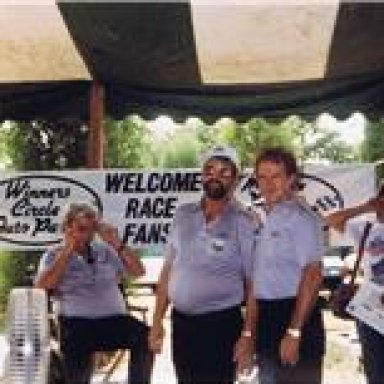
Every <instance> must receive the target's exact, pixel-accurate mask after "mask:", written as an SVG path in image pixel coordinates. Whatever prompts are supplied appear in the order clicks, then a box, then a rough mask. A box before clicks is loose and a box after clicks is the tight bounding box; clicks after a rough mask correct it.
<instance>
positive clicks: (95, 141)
mask: <svg viewBox="0 0 384 384" xmlns="http://www.w3.org/2000/svg"><path fill="white" fill-rule="evenodd" d="M90 93H91V94H90V105H89V108H90V113H89V133H88V168H103V165H104V142H105V138H104V102H105V97H104V87H103V85H102V84H100V83H99V82H97V81H93V82H92V85H91V90H90Z"/></svg>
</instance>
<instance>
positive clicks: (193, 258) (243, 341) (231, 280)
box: [149, 147, 258, 384]
mask: <svg viewBox="0 0 384 384" xmlns="http://www.w3.org/2000/svg"><path fill="white" fill-rule="evenodd" d="M238 176H239V166H238V159H237V155H236V151H235V150H234V149H233V148H227V147H217V148H214V149H212V150H211V151H209V152H208V153H207V154H206V156H205V157H204V161H203V168H202V185H203V190H204V195H203V197H202V199H201V200H200V201H198V202H195V203H190V204H185V205H183V206H181V207H180V208H179V209H178V210H177V212H176V214H175V217H174V221H173V229H172V233H171V236H170V238H169V241H168V244H167V250H166V255H165V263H164V266H163V269H162V272H161V275H160V279H159V282H158V289H157V298H156V308H155V312H154V316H153V326H152V329H151V331H150V335H149V344H150V347H151V349H152V350H153V351H154V352H156V353H159V352H160V351H161V347H162V342H163V338H164V329H163V325H162V321H163V318H164V315H165V312H166V309H167V307H168V304H169V303H171V304H172V307H173V308H172V317H171V319H172V359H173V363H174V366H175V370H176V376H177V378H178V382H179V383H182V384H187V383H195V384H196V383H215V384H218V383H220V384H224V383H228V384H229V383H233V382H234V379H235V374H236V368H237V369H238V370H242V369H243V368H245V367H246V366H247V365H248V364H249V363H250V360H251V358H252V354H253V333H254V330H253V327H254V324H255V321H254V317H255V313H254V307H255V304H254V302H253V300H252V290H251V282H250V279H251V271H252V248H253V243H254V242H253V238H254V232H255V231H256V230H257V229H258V221H257V220H255V219H254V218H253V217H252V215H250V214H249V213H248V212H247V211H246V210H245V209H244V208H242V207H241V206H240V204H239V203H238V202H236V201H235V200H234V199H233V192H234V189H235V187H236V185H237V180H238ZM243 302H245V317H244V319H243V317H242V312H241V305H242V303H243Z"/></svg>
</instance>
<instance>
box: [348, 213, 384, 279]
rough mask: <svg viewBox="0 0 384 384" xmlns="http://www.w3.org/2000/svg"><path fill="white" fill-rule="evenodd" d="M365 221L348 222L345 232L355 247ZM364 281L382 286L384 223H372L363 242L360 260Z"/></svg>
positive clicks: (383, 272)
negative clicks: (370, 281)
mask: <svg viewBox="0 0 384 384" xmlns="http://www.w3.org/2000/svg"><path fill="white" fill-rule="evenodd" d="M366 223H367V221H366V220H365V221H364V220H349V221H348V222H347V226H346V232H347V234H348V235H349V236H351V237H352V239H353V241H354V243H355V247H356V249H357V247H358V246H359V243H360V239H361V237H362V235H363V231H364V227H365V225H366ZM361 263H362V267H363V271H364V280H372V281H374V282H375V283H377V284H380V285H384V223H377V222H376V223H373V225H372V227H371V229H370V231H369V233H368V237H367V239H366V241H365V246H364V253H363V258H362V261H361Z"/></svg>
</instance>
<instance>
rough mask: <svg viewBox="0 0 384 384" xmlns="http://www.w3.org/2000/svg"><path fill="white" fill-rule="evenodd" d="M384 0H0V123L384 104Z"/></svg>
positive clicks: (275, 113) (372, 109)
mask: <svg viewBox="0 0 384 384" xmlns="http://www.w3.org/2000/svg"><path fill="white" fill-rule="evenodd" d="M383 25H384V3H367V2H352V3H340V2H339V1H336V0H323V1H321V0H318V1H314V0H312V1H310V0H307V1H302V2H290V1H283V0H279V1H278V0H270V1H268V2H265V0H259V1H258V0H254V1H245V0H243V2H239V1H234V0H232V1H230V0H217V1H214V0H211V1H204V0H190V1H189V2H186V1H185V2H177V1H173V2H160V1H156V2H148V1H141V2H132V1H130V2H113V3H111V2H100V1H95V2H90V1H87V2H85V1H83V2H72V1H61V2H58V4H56V3H55V2H54V0H44V1H42V0H40V1H39V4H36V3H32V0H30V4H29V5H28V4H25V5H16V4H15V2H14V1H11V0H4V1H3V2H2V4H1V5H0V119H4V118H14V119H31V118H39V117H41V118H51V117H63V116H68V115H71V116H73V115H78V116H80V117H84V118H86V117H87V115H88V109H89V106H88V103H89V100H88V99H89V87H90V82H91V80H92V79H96V80H98V81H100V82H101V83H102V84H104V85H105V89H106V111H107V114H109V115H111V116H114V117H119V116H123V115H126V114H128V113H140V114H143V115H145V116H147V117H152V116H156V115H158V114H160V113H166V114H168V115H173V116H174V117H176V118H178V117H185V116H188V115H199V116H201V117H203V118H217V117H219V116H223V115H229V116H232V117H234V118H237V119H239V120H242V119H246V118H248V117H250V116H256V115H262V116H266V117H269V116H270V117H283V116H286V115H288V114H292V113H295V114H300V115H303V116H308V117H311V116H316V115H317V114H318V113H321V112H325V111H327V112H329V113H332V114H334V115H335V116H337V117H346V116H348V115H349V114H350V113H351V112H352V111H355V110H359V111H361V112H363V113H366V114H367V115H368V116H370V117H378V116H382V115H383V111H384V49H382V48H383V46H384V44H383V43H384V34H383V33H382V26H383Z"/></svg>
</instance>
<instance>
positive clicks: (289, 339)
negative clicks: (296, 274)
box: [280, 261, 323, 364]
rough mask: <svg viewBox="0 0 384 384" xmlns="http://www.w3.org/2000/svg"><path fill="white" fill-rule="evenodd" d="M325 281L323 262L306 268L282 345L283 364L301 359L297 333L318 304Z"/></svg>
mask: <svg viewBox="0 0 384 384" xmlns="http://www.w3.org/2000/svg"><path fill="white" fill-rule="evenodd" d="M322 281H323V267H322V264H321V262H317V261H315V262H312V263H310V264H308V265H307V266H305V267H304V269H303V272H302V276H301V280H300V284H299V288H298V292H297V296H296V303H295V308H294V311H293V315H292V318H291V321H290V324H289V327H288V329H287V333H286V334H285V336H284V337H283V339H282V341H281V345H280V357H281V361H282V362H283V363H287V364H295V363H296V362H297V361H298V359H299V344H300V335H299V334H297V335H295V334H294V333H295V331H297V330H298V331H299V332H300V330H301V329H302V327H303V325H304V324H305V322H306V320H307V319H308V317H309V314H310V313H311V312H312V309H313V307H314V304H315V303H316V300H317V297H318V294H319V290H320V288H321V285H322Z"/></svg>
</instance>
